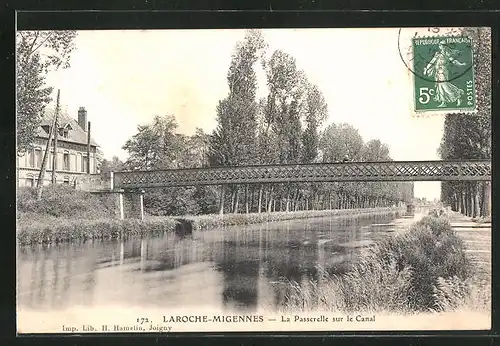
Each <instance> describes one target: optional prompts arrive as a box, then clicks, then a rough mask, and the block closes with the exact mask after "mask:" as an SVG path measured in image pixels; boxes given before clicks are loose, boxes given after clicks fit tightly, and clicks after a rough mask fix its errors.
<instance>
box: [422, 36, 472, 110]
mask: <svg viewBox="0 0 500 346" xmlns="http://www.w3.org/2000/svg"><path fill="white" fill-rule="evenodd" d="M457 53H459V51H458V50H455V49H451V48H449V47H447V46H446V45H445V42H444V41H441V42H440V43H439V50H438V51H437V52H436V53H435V54H434V57H433V58H432V60H431V61H430V62H429V63H428V64H427V66H426V67H425V69H424V75H426V76H431V77H434V80H435V81H436V94H435V96H434V100H435V101H436V102H441V103H440V104H439V106H438V107H445V106H446V104H447V103H452V102H456V103H457V106H460V104H461V102H462V100H461V98H462V96H463V95H464V91H463V90H462V89H460V88H459V87H457V86H456V85H454V84H452V83H451V82H449V81H448V75H449V73H448V66H449V64H454V65H457V66H464V65H466V64H465V63H463V62H460V61H458V60H456V59H455V58H454V56H455V55H456V54H457Z"/></svg>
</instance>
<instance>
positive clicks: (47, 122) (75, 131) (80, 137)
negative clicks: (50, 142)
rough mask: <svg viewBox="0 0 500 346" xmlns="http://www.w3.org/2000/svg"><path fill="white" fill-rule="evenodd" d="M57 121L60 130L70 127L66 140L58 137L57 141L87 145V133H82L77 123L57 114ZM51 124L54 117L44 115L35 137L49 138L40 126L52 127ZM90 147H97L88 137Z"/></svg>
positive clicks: (66, 116)
mask: <svg viewBox="0 0 500 346" xmlns="http://www.w3.org/2000/svg"><path fill="white" fill-rule="evenodd" d="M57 121H58V123H59V127H60V128H61V127H66V126H68V125H69V126H70V129H69V131H68V138H63V137H61V136H58V137H57V140H60V141H65V142H71V143H78V144H84V145H87V133H86V132H85V131H83V129H82V128H81V127H80V125H78V122H77V121H76V120H75V119H73V118H71V117H70V116H68V115H66V114H59V117H58V119H57ZM53 122H54V115H46V116H45V117H44V118H43V119H42V123H41V124H40V126H39V127H38V133H37V136H38V137H40V138H49V133H48V132H46V131H45V130H44V129H43V128H42V126H52V123H53ZM90 145H91V146H95V147H97V146H99V145H98V144H97V143H96V142H95V141H94V139H93V138H92V136H91V137H90Z"/></svg>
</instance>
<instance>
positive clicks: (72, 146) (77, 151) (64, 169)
mask: <svg viewBox="0 0 500 346" xmlns="http://www.w3.org/2000/svg"><path fill="white" fill-rule="evenodd" d="M46 146H47V140H46V139H44V138H37V140H36V142H35V144H34V148H33V149H32V150H30V151H28V152H27V153H25V154H24V155H23V156H21V157H18V160H17V161H18V167H19V169H18V184H19V186H35V184H36V183H37V181H38V175H39V173H40V168H41V164H42V160H43V155H44V153H45V148H46ZM65 154H66V155H67V159H69V160H68V161H67V163H68V164H67V165H65ZM84 157H85V158H86V157H87V146H86V145H82V144H76V143H71V142H65V141H64V140H61V139H59V140H58V148H57V153H56V161H57V163H56V182H57V183H66V184H72V185H74V184H75V183H76V180H77V178H78V177H81V176H82V175H85V174H86V173H87V172H86V169H87V168H86V166H85V165H83V161H84V159H83V158H84ZM47 159H48V162H47V165H46V171H45V177H44V185H48V184H50V182H51V179H52V159H53V149H52V148H51V150H50V155H48V157H47ZM96 163H97V161H96V147H95V146H93V147H91V150H90V173H91V174H96V173H97V167H96Z"/></svg>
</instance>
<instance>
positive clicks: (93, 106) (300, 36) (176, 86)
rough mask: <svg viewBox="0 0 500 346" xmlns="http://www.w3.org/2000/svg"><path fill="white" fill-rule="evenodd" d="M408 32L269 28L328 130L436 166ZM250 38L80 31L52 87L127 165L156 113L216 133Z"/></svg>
mask: <svg viewBox="0 0 500 346" xmlns="http://www.w3.org/2000/svg"><path fill="white" fill-rule="evenodd" d="M405 33H406V34H407V35H406V36H405ZM410 33H413V31H412V30H406V31H405V32H403V34H399V32H398V29H395V28H383V29H382V28H381V29H373V28H371V29H272V30H263V35H264V39H265V40H266V42H267V43H268V45H269V47H268V53H269V54H270V53H272V51H274V50H275V49H281V50H283V51H284V52H286V53H288V54H290V55H292V56H293V57H295V59H296V62H297V67H298V68H299V69H302V70H303V71H304V72H305V73H306V75H307V77H308V79H309V81H311V82H312V83H315V84H317V85H318V87H319V89H320V90H321V91H322V92H323V94H324V96H325V99H326V102H327V104H328V112H329V113H328V119H327V121H326V123H325V125H327V124H329V123H332V122H335V123H340V122H347V123H349V124H351V125H353V126H354V127H355V128H357V129H358V130H359V133H360V134H361V136H362V137H363V139H364V140H365V141H368V140H370V139H374V138H377V139H380V140H381V141H382V142H384V143H386V144H387V145H388V146H389V148H390V153H391V156H392V158H393V159H394V160H436V159H439V157H438V154H437V149H438V146H439V143H440V141H441V136H442V130H443V123H444V116H443V115H431V116H426V117H417V116H415V114H413V111H412V109H413V103H412V102H413V101H412V100H413V84H412V83H413V79H412V74H411V72H410V71H409V70H408V68H407V67H406V65H405V64H404V63H403V60H405V59H406V55H405V53H404V52H405V50H404V49H403V48H404V47H405V45H407V44H409V42H410V40H409V37H410V36H408V35H409V34H410ZM244 35H245V32H244V30H233V29H231V30H221V29H219V30H152V31H147V30H127V31H79V32H78V35H77V38H76V40H75V46H76V49H75V51H74V52H73V53H72V56H71V67H70V68H68V69H65V70H61V71H57V72H51V73H50V75H49V76H48V78H47V83H48V84H49V85H51V86H53V87H54V89H55V90H57V89H60V90H61V104H63V105H64V106H65V108H67V111H68V113H69V115H71V116H73V117H74V118H76V117H77V111H78V108H79V107H80V106H84V107H85V108H86V109H87V112H88V113H87V114H88V120H89V121H90V122H91V123H92V136H93V138H94V139H95V140H96V141H97V143H98V144H99V145H100V146H101V149H102V151H103V153H104V156H105V157H106V158H108V159H109V158H112V157H113V156H118V157H120V158H121V159H122V160H124V159H125V158H126V156H127V155H126V152H124V151H123V150H122V149H121V148H122V146H123V144H124V143H125V142H126V140H127V139H128V138H130V137H131V136H133V135H134V134H135V133H136V129H137V126H138V125H139V124H144V123H148V122H150V121H151V120H152V119H153V117H154V116H156V115H165V114H174V115H175V117H176V119H177V122H178V124H179V128H178V132H179V133H184V134H187V135H189V134H193V133H194V131H195V129H196V127H200V128H202V129H203V130H205V131H206V132H211V131H212V130H213V129H214V128H215V126H216V120H215V119H216V105H217V103H218V102H219V100H221V99H223V98H224V97H226V96H227V93H228V87H227V80H226V75H227V70H228V67H229V64H230V59H231V54H232V52H233V50H234V47H235V44H236V42H237V41H239V40H242V39H243V37H244ZM398 42H400V44H399V46H400V47H403V48H401V51H402V52H403V54H402V55H400V51H399V49H398ZM402 56H403V59H402ZM257 75H258V80H259V90H258V97H262V96H264V95H266V92H267V89H266V85H265V77H264V73H263V71H262V70H261V68H260V66H258V67H257ZM54 93H55V91H54ZM54 95H55V94H54ZM54 99H55V97H54ZM439 193H440V183H439V182H417V183H415V196H416V197H426V198H428V199H433V198H439Z"/></svg>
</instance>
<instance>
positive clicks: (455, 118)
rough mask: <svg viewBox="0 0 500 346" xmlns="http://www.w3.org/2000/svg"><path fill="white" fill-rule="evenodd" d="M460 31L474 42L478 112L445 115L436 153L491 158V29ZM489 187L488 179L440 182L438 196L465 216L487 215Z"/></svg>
mask: <svg viewBox="0 0 500 346" xmlns="http://www.w3.org/2000/svg"><path fill="white" fill-rule="evenodd" d="M461 32H462V34H465V35H468V36H469V37H471V38H472V42H473V46H472V48H473V54H474V60H475V64H474V68H475V85H476V96H477V113H475V114H463V113H458V114H448V115H446V119H445V123H444V131H443V137H442V140H441V145H440V148H439V154H440V156H441V158H442V159H443V160H457V159H458V160H460V159H487V160H491V31H490V29H489V28H467V29H463V30H461ZM490 188H491V183H490V182H474V181H470V182H452V181H450V182H442V184H441V200H442V201H443V202H444V203H446V204H447V205H449V206H450V207H451V208H452V210H454V211H458V212H461V213H463V214H465V215H467V216H472V217H479V216H489V215H490V213H491V209H490V203H489V199H490V197H491V192H490Z"/></svg>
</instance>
